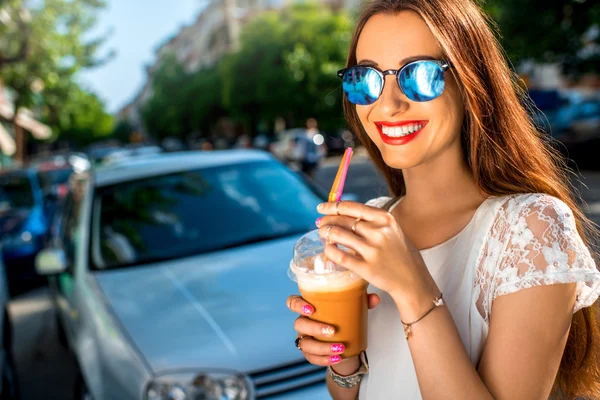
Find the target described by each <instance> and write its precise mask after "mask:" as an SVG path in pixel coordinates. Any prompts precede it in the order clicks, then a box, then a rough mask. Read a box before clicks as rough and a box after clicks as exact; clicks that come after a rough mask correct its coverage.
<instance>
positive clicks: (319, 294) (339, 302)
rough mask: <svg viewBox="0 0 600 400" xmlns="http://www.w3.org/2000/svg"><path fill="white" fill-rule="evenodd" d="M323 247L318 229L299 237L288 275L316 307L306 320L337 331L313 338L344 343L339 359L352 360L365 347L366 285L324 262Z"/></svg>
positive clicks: (343, 270) (346, 272)
mask: <svg viewBox="0 0 600 400" xmlns="http://www.w3.org/2000/svg"><path fill="white" fill-rule="evenodd" d="M324 247H325V243H324V241H323V240H322V239H321V238H320V237H319V235H318V231H317V230H315V231H312V232H309V233H308V234H306V235H304V236H303V237H302V238H300V240H298V242H297V243H296V246H295V247H294V257H293V259H292V261H291V262H290V269H289V275H290V277H291V278H292V279H293V280H294V281H296V282H297V283H298V288H299V289H300V294H301V295H302V297H303V298H304V300H306V301H307V302H308V303H310V304H312V305H313V306H314V308H315V311H314V313H313V314H312V315H311V316H310V317H309V318H310V319H312V320H315V321H319V322H323V323H325V324H328V325H331V326H333V327H334V328H335V330H336V333H335V335H334V336H331V337H327V336H316V337H315V339H317V340H320V341H324V342H335V343H343V344H344V346H345V347H346V350H345V351H344V354H343V355H342V357H344V358H348V357H353V356H356V355H358V354H359V353H360V352H361V351H363V350H365V349H366V348H367V309H368V307H367V282H366V281H365V280H364V279H362V278H361V277H360V276H358V275H357V274H356V273H354V272H352V271H349V270H347V269H345V268H343V267H341V266H338V265H336V264H334V263H332V262H331V261H329V260H327V259H326V257H325V255H324V254H323V251H324ZM341 248H342V249H343V250H346V251H350V250H349V249H346V248H343V247H341Z"/></svg>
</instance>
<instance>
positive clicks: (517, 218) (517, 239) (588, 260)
mask: <svg viewBox="0 0 600 400" xmlns="http://www.w3.org/2000/svg"><path fill="white" fill-rule="evenodd" d="M515 200H516V201H515V202H514V203H515V204H514V205H513V206H514V207H515V209H514V210H513V211H514V212H513V213H511V214H512V215H514V218H510V219H511V221H512V223H511V227H510V232H509V234H508V235H506V237H505V238H506V243H505V248H504V251H503V252H502V254H501V255H500V257H499V261H498V263H497V267H496V271H495V273H494V276H493V280H494V282H493V285H492V286H493V287H494V290H493V297H492V301H493V300H494V299H495V298H497V297H498V296H502V295H506V294H510V293H514V292H517V291H519V290H521V289H526V288H530V287H534V286H540V285H551V284H554V283H577V300H576V302H575V309H574V311H573V312H575V311H578V310H579V309H581V308H583V307H588V306H590V305H591V304H592V303H593V302H594V301H596V299H597V298H598V296H599V295H600V273H599V272H598V270H597V268H596V264H595V262H594V260H593V258H592V256H591V254H590V252H589V250H588V248H587V247H586V246H585V244H584V243H583V240H582V239H581V237H580V236H579V234H578V232H577V228H576V226H575V218H574V216H573V213H572V212H571V210H570V209H569V207H568V206H567V205H566V204H565V203H564V202H562V201H560V200H559V199H557V198H555V197H552V196H549V195H543V194H532V195H525V196H519V197H517V198H515ZM509 215H510V214H509Z"/></svg>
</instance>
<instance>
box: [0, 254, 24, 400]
mask: <svg viewBox="0 0 600 400" xmlns="http://www.w3.org/2000/svg"><path fill="white" fill-rule="evenodd" d="M0 249H1V247H0ZM0 251H1V250H0ZM9 298H10V296H9V294H8V285H7V282H6V273H5V269H4V265H3V263H2V257H0V312H1V314H0V400H18V399H19V398H20V396H19V383H18V379H17V368H16V366H15V360H14V356H13V347H12V345H13V331H12V324H11V320H10V316H9V313H8V301H9Z"/></svg>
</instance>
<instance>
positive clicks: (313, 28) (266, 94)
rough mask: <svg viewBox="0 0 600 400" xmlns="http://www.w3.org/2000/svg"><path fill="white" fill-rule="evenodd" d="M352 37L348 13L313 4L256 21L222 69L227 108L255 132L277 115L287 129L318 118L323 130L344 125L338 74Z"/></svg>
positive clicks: (268, 13) (243, 31)
mask: <svg viewBox="0 0 600 400" xmlns="http://www.w3.org/2000/svg"><path fill="white" fill-rule="evenodd" d="M350 35H351V20H350V17H349V16H348V15H347V14H345V13H344V12H334V11H332V10H331V9H328V8H326V7H322V6H318V5H316V4H312V3H306V4H296V5H294V6H292V7H290V8H288V9H285V10H283V11H272V12H267V13H264V14H262V15H260V16H258V17H257V18H256V19H255V20H254V21H252V22H250V23H249V24H248V25H246V26H245V27H244V28H243V29H242V32H241V38H240V49H239V51H238V52H236V53H235V54H232V55H230V56H229V57H227V58H226V59H225V60H224V62H223V64H222V67H221V73H222V76H223V77H222V80H223V83H224V85H223V101H224V104H225V106H226V107H227V108H228V109H229V110H231V112H232V115H233V116H234V117H237V118H239V119H242V120H244V121H246V122H248V123H249V124H250V125H251V128H252V129H255V128H256V127H257V125H258V122H260V121H258V119H259V118H260V119H264V120H266V121H269V122H272V121H273V120H274V119H275V118H276V117H278V116H283V117H284V118H286V120H287V121H288V124H290V123H291V124H299V123H300V124H301V123H303V122H304V119H305V118H307V117H309V116H314V117H316V118H317V119H318V120H319V123H320V125H321V127H324V128H325V129H327V128H339V127H341V126H343V125H344V122H343V118H342V115H341V100H340V95H341V90H340V81H339V79H338V78H337V75H336V72H337V70H338V69H340V68H342V67H343V66H344V65H345V61H346V56H347V49H348V46H349V42H350ZM259 116H260V117H259Z"/></svg>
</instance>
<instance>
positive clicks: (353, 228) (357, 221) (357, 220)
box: [352, 217, 360, 233]
mask: <svg viewBox="0 0 600 400" xmlns="http://www.w3.org/2000/svg"><path fill="white" fill-rule="evenodd" d="M359 222H360V217H359V218H356V221H354V223H353V224H352V232H354V233H356V225H358V223H359Z"/></svg>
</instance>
